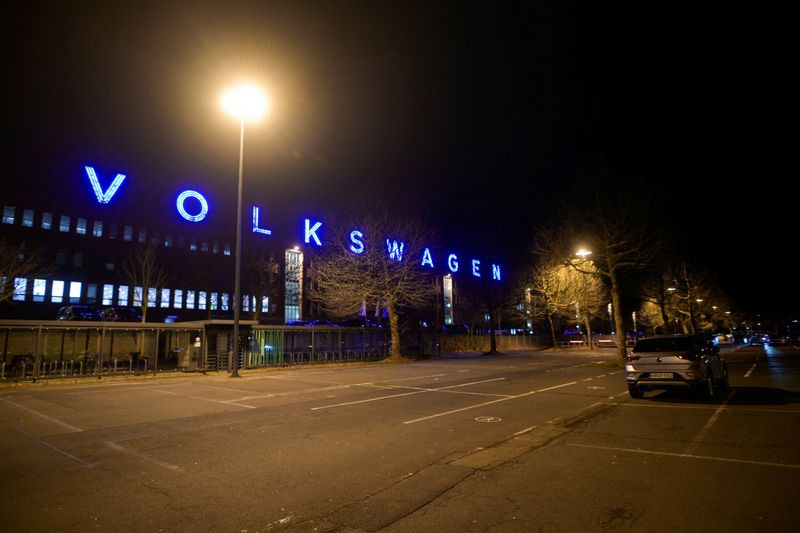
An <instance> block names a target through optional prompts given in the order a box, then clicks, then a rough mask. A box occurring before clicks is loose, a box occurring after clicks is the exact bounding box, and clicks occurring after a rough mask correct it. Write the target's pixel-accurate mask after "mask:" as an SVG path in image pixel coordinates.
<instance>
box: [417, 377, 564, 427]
mask: <svg viewBox="0 0 800 533" xmlns="http://www.w3.org/2000/svg"><path fill="white" fill-rule="evenodd" d="M576 383H577V381H570V382H569V383H562V384H561V385H555V386H553V387H547V388H545V389H538V390H532V391H528V392H525V393H522V394H517V395H516V396H509V397H508V398H500V399H498V400H492V401H490V402H483V403H479V404H475V405H469V406H467V407H461V408H460V409H452V410H450V411H445V412H443V413H436V414H433V415H428V416H423V417H421V418H415V419H414V420H406V421H405V422H403V424H415V423H417V422H424V421H425V420H431V419H433V418H438V417H440V416H447V415H452V414H455V413H460V412H462V411H468V410H470V409H476V408H478V407H483V406H485V405H492V404H494V403H499V402H506V401H508V400H514V399H516V398H523V397H525V396H530V395H531V394H536V393H539V392H547V391H551V390H555V389H560V388H561V387H568V386H570V385H575V384H576Z"/></svg>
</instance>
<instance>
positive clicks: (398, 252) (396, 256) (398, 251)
mask: <svg viewBox="0 0 800 533" xmlns="http://www.w3.org/2000/svg"><path fill="white" fill-rule="evenodd" d="M405 246H406V244H405V243H404V242H403V241H400V242H399V243H398V242H397V241H390V240H389V239H386V251H387V252H388V253H389V259H391V260H392V261H397V262H400V261H402V260H403V249H404V248H405Z"/></svg>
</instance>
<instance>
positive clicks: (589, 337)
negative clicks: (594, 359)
mask: <svg viewBox="0 0 800 533" xmlns="http://www.w3.org/2000/svg"><path fill="white" fill-rule="evenodd" d="M583 325H584V327H585V328H586V343H587V345H588V347H589V349H590V350H591V349H592V325H591V323H590V321H589V317H588V316H584V317H583Z"/></svg>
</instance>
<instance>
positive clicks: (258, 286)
mask: <svg viewBox="0 0 800 533" xmlns="http://www.w3.org/2000/svg"><path fill="white" fill-rule="evenodd" d="M279 278H280V265H279V264H278V262H277V261H276V260H275V257H274V256H273V255H272V254H271V253H266V252H260V253H253V254H249V255H247V256H245V258H244V279H245V283H246V284H247V286H248V287H249V290H250V294H252V295H253V297H254V298H255V307H254V308H253V310H252V312H253V320H259V318H260V317H261V313H262V309H261V302H262V301H263V299H264V298H265V297H267V298H269V299H270V300H273V299H275V298H277V296H278V291H279V287H278V285H279Z"/></svg>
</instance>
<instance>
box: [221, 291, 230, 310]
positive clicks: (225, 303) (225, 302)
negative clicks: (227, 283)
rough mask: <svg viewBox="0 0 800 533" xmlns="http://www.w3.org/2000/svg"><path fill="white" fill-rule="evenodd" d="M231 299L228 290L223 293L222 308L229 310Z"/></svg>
mask: <svg viewBox="0 0 800 533" xmlns="http://www.w3.org/2000/svg"><path fill="white" fill-rule="evenodd" d="M229 301H230V297H229V296H228V293H227V292H223V293H222V310H223V311H227V310H228V302H229Z"/></svg>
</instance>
